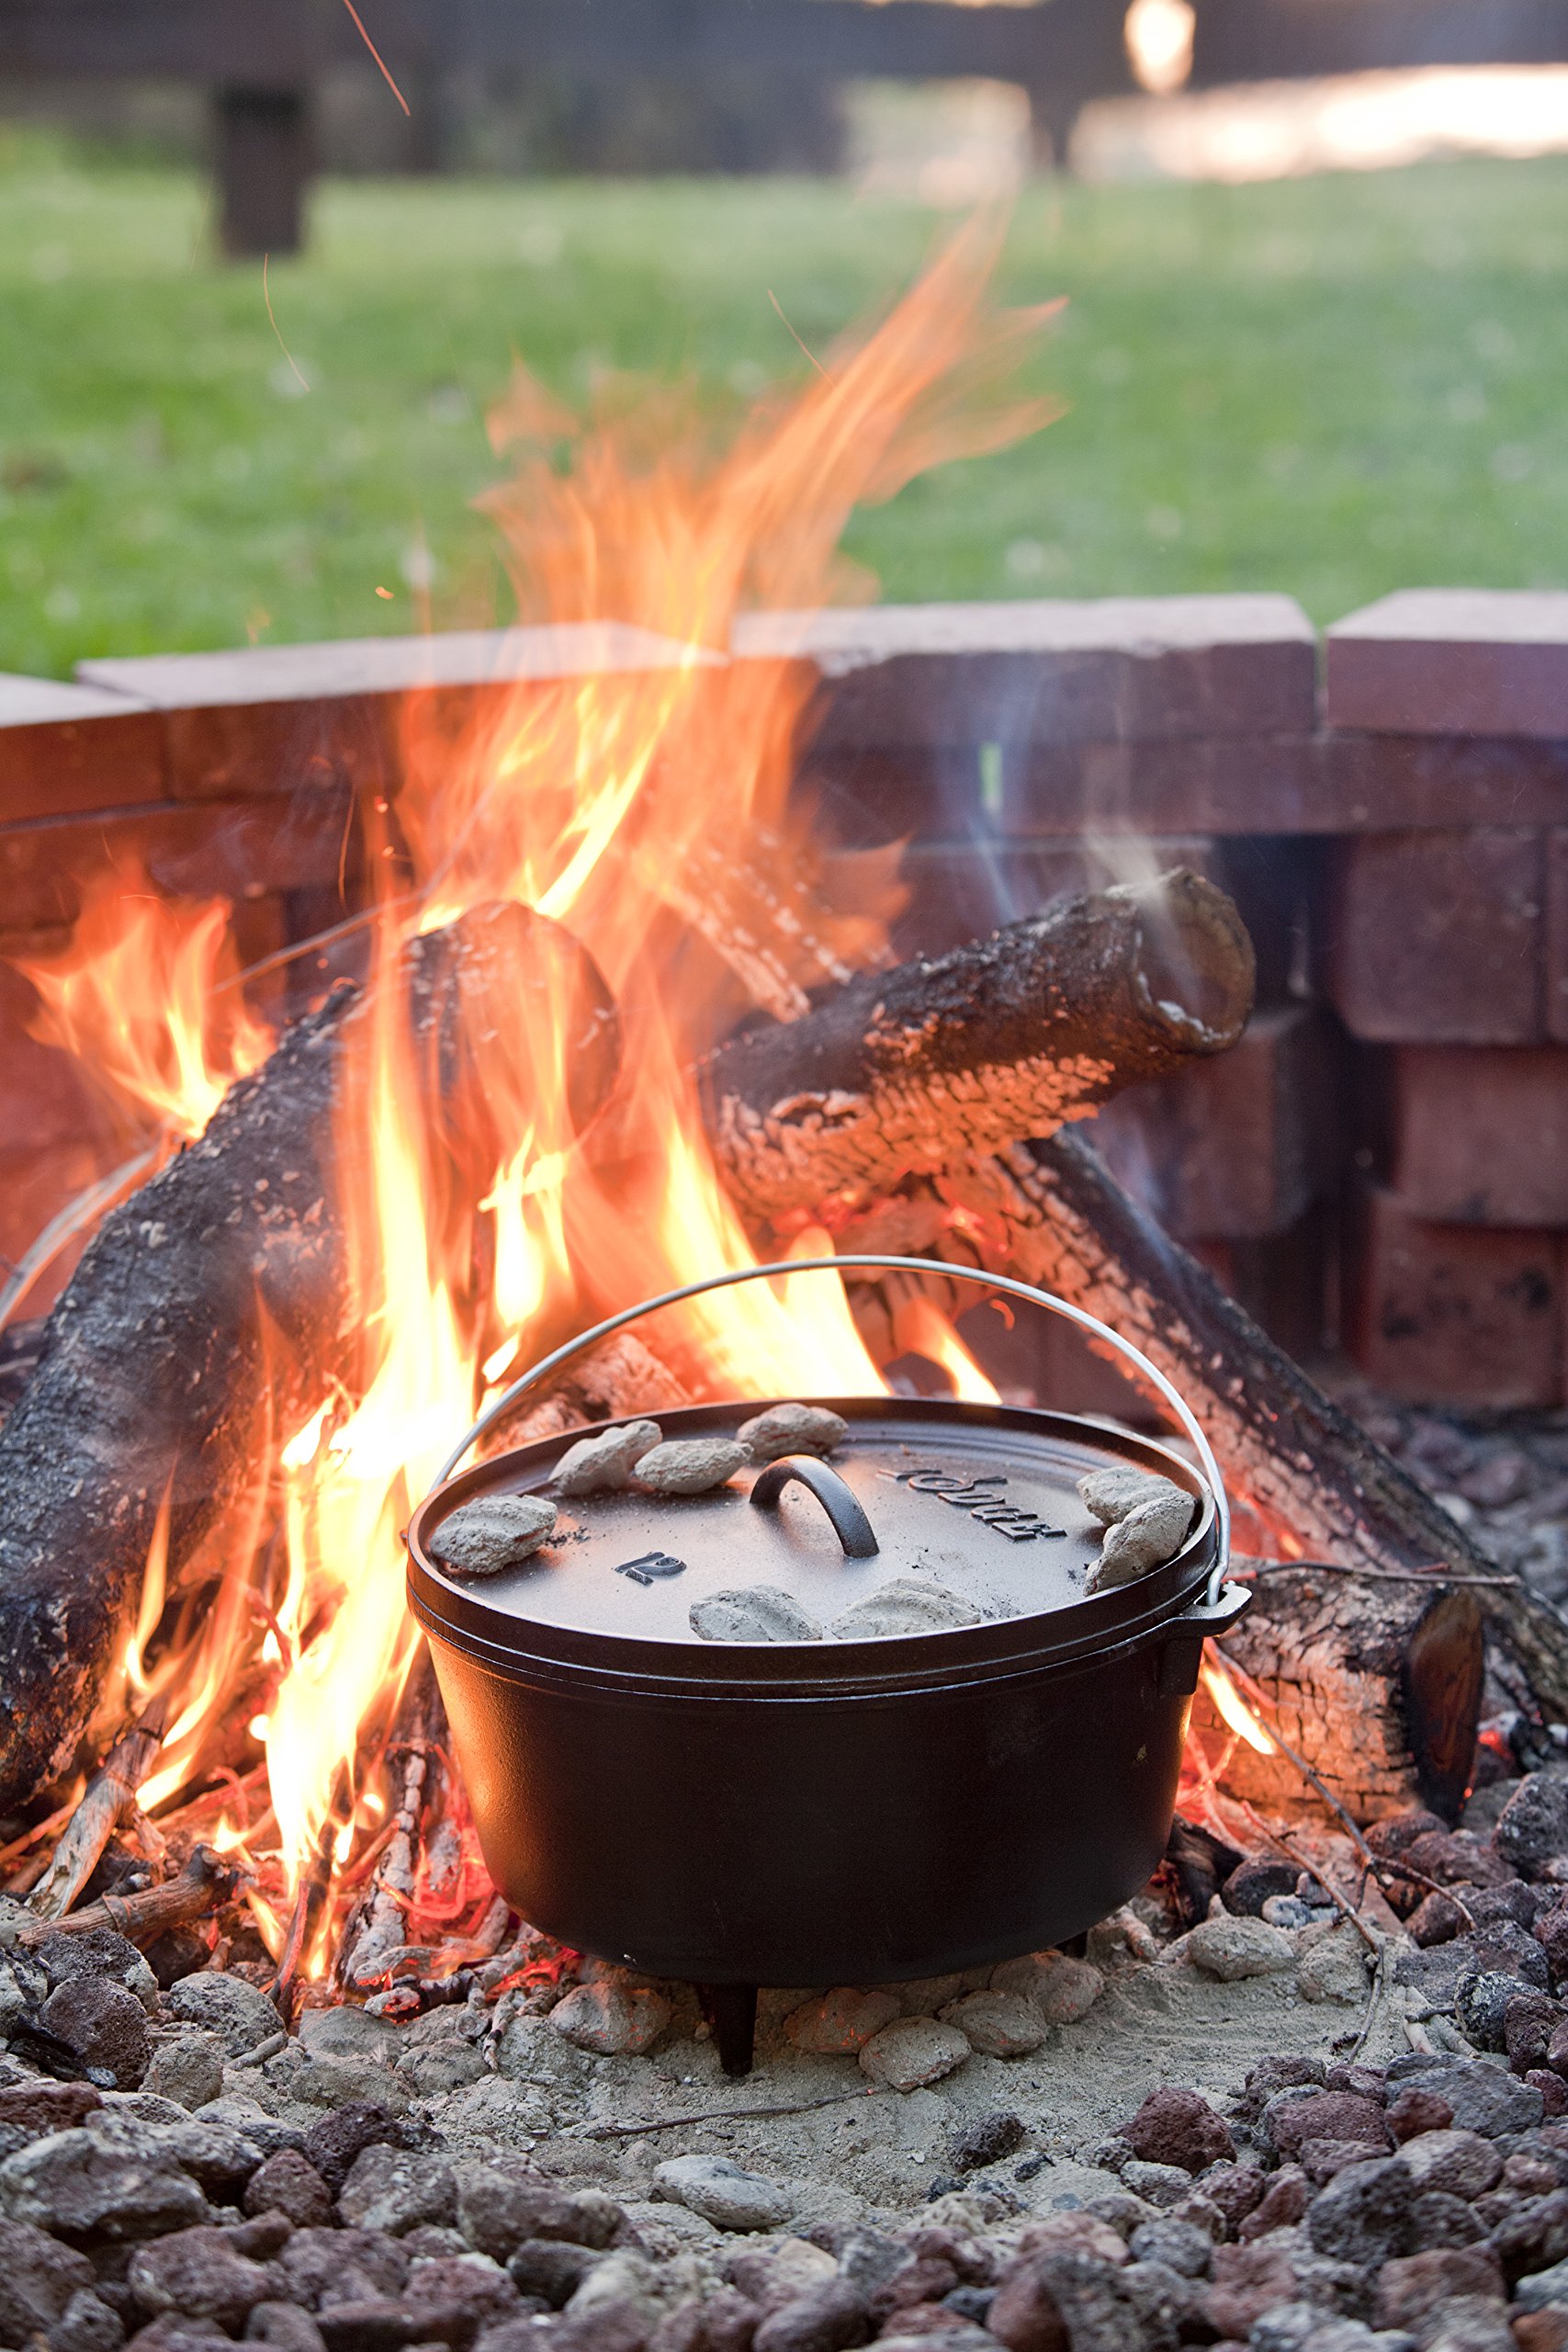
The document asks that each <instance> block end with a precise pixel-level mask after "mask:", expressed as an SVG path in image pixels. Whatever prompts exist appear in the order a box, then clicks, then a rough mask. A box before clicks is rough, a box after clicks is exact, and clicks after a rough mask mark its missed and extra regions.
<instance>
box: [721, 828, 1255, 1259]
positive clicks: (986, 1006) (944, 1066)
mask: <svg viewBox="0 0 1568 2352" xmlns="http://www.w3.org/2000/svg"><path fill="white" fill-rule="evenodd" d="M1253 972H1254V967H1253V955H1252V944H1251V941H1250V940H1249V939H1248V937H1247V932H1246V930H1245V929H1244V927H1243V925H1242V922H1241V920H1240V917H1239V916H1238V915H1237V913H1236V911H1235V907H1234V906H1233V905H1232V904H1231V902H1230V900H1229V899H1227V898H1226V897H1225V895H1224V892H1223V891H1222V890H1218V889H1216V888H1214V886H1213V884H1212V883H1209V882H1205V881H1204V880H1202V879H1201V877H1200V876H1197V875H1195V874H1191V873H1189V872H1187V871H1185V870H1184V869H1179V870H1178V871H1177V872H1175V873H1173V874H1168V875H1165V876H1161V877H1160V878H1159V879H1158V880H1157V881H1156V882H1154V883H1152V884H1150V885H1149V886H1148V887H1147V888H1139V889H1133V888H1125V887H1122V886H1118V887H1116V888H1111V889H1109V890H1102V891H1098V892H1095V893H1093V894H1091V895H1090V896H1089V897H1086V898H1082V899H1073V900H1071V901H1070V902H1069V903H1068V904H1067V905H1066V906H1064V907H1060V908H1056V909H1055V910H1051V911H1048V912H1047V913H1045V914H1043V915H1038V916H1034V917H1032V918H1031V919H1030V920H1029V921H1027V922H1017V923H1011V924H1010V925H1008V926H1007V928H1006V929H1004V930H1001V931H998V932H994V933H992V934H991V936H990V937H989V938H988V939H984V940H979V941H976V943H975V944H974V945H973V946H970V947H963V948H957V949H955V950H954V951H953V953H952V954H951V955H948V956H941V957H939V958H937V959H935V960H934V961H931V962H925V961H916V962H914V963H910V964H905V965H900V966H899V967H897V969H896V970H894V971H890V972H873V973H864V974H863V975H861V977H860V978H856V979H854V980H852V981H851V982H850V983H849V985H848V986H847V987H846V988H843V989H840V990H839V991H838V992H837V994H836V995H834V996H832V997H829V999H827V1000H826V1001H824V1002H823V1003H821V1004H819V1005H818V1007H817V1008H816V1009H815V1010H814V1011H813V1012H809V1013H807V1014H806V1015H804V1016H803V1017H802V1019H801V1020H799V1021H796V1022H791V1023H788V1024H786V1025H784V1026H782V1027H780V1026H774V1027H772V1028H766V1029H757V1030H753V1031H750V1032H749V1033H747V1034H746V1035H742V1036H740V1037H739V1038H738V1039H736V1040H734V1041H732V1042H731V1043H730V1044H728V1045H726V1046H720V1047H719V1048H718V1050H717V1051H716V1053H714V1054H713V1055H711V1056H710V1057H708V1059H707V1061H706V1062H705V1064H704V1065H703V1066H702V1069H700V1071H699V1073H698V1075H699V1078H700V1080H701V1083H702V1087H703V1094H704V1103H705V1119H706V1123H707V1128H708V1133H709V1136H710V1138H711V1139H712V1142H713V1145H714V1148H715V1150H716V1154H717V1157H718V1161H719V1168H720V1172H721V1174H722V1175H723V1177H724V1181H725V1183H726V1185H727V1186H728V1190H729V1191H730V1193H732V1195H733V1196H734V1198H735V1200H736V1202H737V1204H739V1207H740V1208H741V1209H742V1210H743V1211H744V1212H745V1214H746V1215H747V1216H751V1217H757V1218H765V1217H769V1216H776V1215H777V1214H778V1213H779V1212H780V1211H781V1210H790V1209H797V1208H799V1207H800V1206H801V1205H802V1204H821V1203H824V1202H826V1201H828V1200H829V1199H832V1198H839V1197H843V1196H848V1197H851V1198H859V1197H863V1196H864V1195H866V1194H867V1193H875V1192H880V1191H886V1189H888V1188H889V1187H890V1186H891V1185H892V1184H893V1183H895V1182H897V1180H898V1179H899V1178H900V1177H902V1176H905V1175H907V1174H908V1173H909V1171H910V1170H933V1169H940V1168H945V1167H948V1166H950V1165H952V1164H953V1162H954V1161H955V1160H956V1159H958V1158H959V1157H960V1156H961V1155H962V1154H963V1153H964V1152H965V1151H987V1150H993V1149H995V1148H997V1147H998V1145H1000V1144H1005V1143H1010V1142H1012V1141H1015V1140H1016V1139H1018V1138H1019V1137H1021V1136H1029V1135H1048V1134H1050V1133H1051V1131H1052V1130H1053V1129H1054V1128H1055V1127H1056V1126H1058V1125H1060V1124H1061V1123H1062V1121H1063V1120H1065V1119H1071V1118H1081V1117H1083V1116H1084V1115H1085V1114H1086V1113H1087V1112H1088V1111H1089V1110H1090V1109H1092V1108H1093V1106H1094V1105H1095V1104H1096V1103H1101V1102H1103V1101H1104V1100H1105V1099H1106V1097H1107V1096H1108V1095H1110V1094H1111V1093H1112V1092H1114V1091H1116V1090H1117V1089H1118V1088H1119V1087H1122V1086H1127V1085H1131V1084H1133V1083H1134V1082H1135V1081H1136V1080H1139V1079H1144V1078H1153V1077H1157V1076H1159V1075H1160V1074H1161V1073H1163V1072H1164V1071H1167V1070H1169V1069H1176V1068H1177V1067H1178V1066H1179V1064H1181V1063H1183V1062H1185V1061H1188V1060H1190V1058H1191V1057H1192V1056H1193V1055H1195V1054H1212V1053H1219V1052H1222V1051H1223V1050H1224V1047H1225V1046H1230V1045H1234V1044H1235V1040H1236V1038H1237V1037H1238V1036H1239V1035H1241V1032H1242V1029H1243V1027H1244V1025H1245V1023H1246V1021H1247V1014H1248V1013H1249V1012H1250V1011H1251V1009H1252V995H1253Z"/></svg>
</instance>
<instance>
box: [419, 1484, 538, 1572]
mask: <svg viewBox="0 0 1568 2352" xmlns="http://www.w3.org/2000/svg"><path fill="white" fill-rule="evenodd" d="M557 1517H558V1513H557V1510H556V1507H555V1505H554V1503H552V1502H550V1501H548V1500H547V1498H545V1496H543V1495H479V1496H478V1497H476V1498H475V1499H474V1501H472V1502H471V1503H460V1504H459V1505H458V1507H457V1510H455V1511H453V1512H451V1513H450V1515H449V1516H448V1517H447V1518H446V1519H444V1520H443V1521H442V1522H441V1524H440V1526H439V1527H438V1528H437V1529H436V1530H435V1532H434V1535H433V1536H432V1537H431V1539H430V1548H431V1550H432V1551H433V1552H434V1555H435V1557H436V1558H437V1559H438V1560H439V1561H440V1562H441V1564H442V1566H444V1567H447V1568H450V1569H451V1571H452V1574H453V1575H454V1576H458V1577H494V1576H500V1575H501V1574H502V1572H503V1571H504V1570H505V1569H507V1568H518V1567H521V1566H522V1565H523V1563H524V1561H525V1560H527V1559H530V1558H532V1556H533V1555H534V1554H535V1553H536V1551H537V1550H538V1548H539V1546H540V1544H542V1543H543V1542H544V1541H545V1539H546V1537H547V1535H548V1534H549V1533H550V1532H551V1530H552V1529H553V1528H554V1526H555V1523H556V1520H557Z"/></svg>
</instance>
